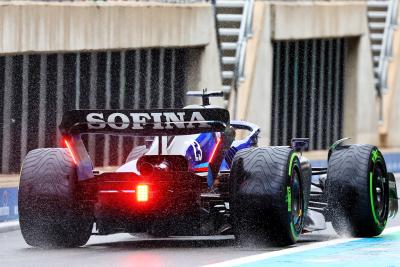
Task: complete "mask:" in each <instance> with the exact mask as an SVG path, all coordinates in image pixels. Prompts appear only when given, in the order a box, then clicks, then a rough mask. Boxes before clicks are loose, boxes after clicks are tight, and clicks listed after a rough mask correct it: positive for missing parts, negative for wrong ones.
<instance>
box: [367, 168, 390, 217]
mask: <svg viewBox="0 0 400 267" xmlns="http://www.w3.org/2000/svg"><path fill="white" fill-rule="evenodd" d="M371 192H372V194H371V197H372V203H373V207H372V208H373V215H374V219H375V220H376V221H377V222H376V223H378V224H385V222H386V215H387V212H388V196H389V195H388V186H387V178H386V177H385V176H384V172H383V170H382V168H381V167H380V165H376V166H375V168H374V172H373V177H372V184H371Z"/></svg>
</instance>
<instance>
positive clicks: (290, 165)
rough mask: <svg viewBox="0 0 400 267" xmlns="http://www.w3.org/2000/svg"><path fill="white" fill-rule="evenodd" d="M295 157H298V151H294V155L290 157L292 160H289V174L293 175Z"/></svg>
mask: <svg viewBox="0 0 400 267" xmlns="http://www.w3.org/2000/svg"><path fill="white" fill-rule="evenodd" d="M295 158H296V153H293V154H292V156H291V157H290V162H289V176H292V170H293V168H292V167H293V161H294V159H295Z"/></svg>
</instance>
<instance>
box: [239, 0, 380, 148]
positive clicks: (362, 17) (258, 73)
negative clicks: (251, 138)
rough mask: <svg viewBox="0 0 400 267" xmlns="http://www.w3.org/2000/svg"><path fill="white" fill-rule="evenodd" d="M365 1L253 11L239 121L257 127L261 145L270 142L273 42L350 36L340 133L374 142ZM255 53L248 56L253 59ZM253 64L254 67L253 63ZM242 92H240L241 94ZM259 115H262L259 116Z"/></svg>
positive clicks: (263, 4) (263, 6)
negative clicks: (247, 122) (342, 126)
mask: <svg viewBox="0 0 400 267" xmlns="http://www.w3.org/2000/svg"><path fill="white" fill-rule="evenodd" d="M365 4H366V3H365V2H359V1H355V2H354V1H347V2H336V1H335V2H323V1H321V2H296V1H294V2H267V1H258V2H256V7H255V9H254V10H255V11H254V29H255V34H254V36H253V38H252V39H251V40H250V42H249V47H248V55H249V54H250V56H247V58H246V79H249V81H247V80H246V82H244V83H243V84H242V85H241V88H240V89H239V90H240V93H239V94H242V95H240V96H239V100H238V106H239V108H238V111H239V112H238V114H239V118H240V119H246V120H250V121H253V122H255V123H257V124H259V125H260V126H261V129H262V132H263V134H262V138H261V140H260V142H261V144H263V145H267V144H269V141H270V140H269V135H270V132H271V114H270V112H271V98H272V94H271V88H272V69H273V66H272V56H273V54H272V47H271V41H273V40H295V39H309V38H318V39H320V38H328V37H329V38H341V37H354V38H352V41H350V42H349V43H350V47H349V49H348V60H347V64H346V70H345V71H346V73H345V75H346V81H347V83H346V88H345V90H346V92H345V99H346V101H345V107H344V113H345V116H344V129H343V132H344V135H346V136H347V135H348V136H351V137H352V142H354V143H356V142H357V143H358V142H361V143H373V144H377V142H378V130H377V129H378V116H377V110H376V109H375V106H376V105H375V91H374V90H375V89H374V81H373V70H372V58H371V56H370V55H371V53H370V50H369V49H370V42H369V37H368V28H367V15H366V12H367V8H366V5H365ZM252 54H255V55H257V56H256V58H255V59H254V58H252V57H251V55H252ZM252 62H253V63H252ZM242 91H243V93H242ZM261 111H262V112H261Z"/></svg>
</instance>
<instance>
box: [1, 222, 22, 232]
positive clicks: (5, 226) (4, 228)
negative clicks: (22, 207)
mask: <svg viewBox="0 0 400 267" xmlns="http://www.w3.org/2000/svg"><path fill="white" fill-rule="evenodd" d="M18 229H19V221H9V222H1V223H0V233H5V232H10V231H15V230H18Z"/></svg>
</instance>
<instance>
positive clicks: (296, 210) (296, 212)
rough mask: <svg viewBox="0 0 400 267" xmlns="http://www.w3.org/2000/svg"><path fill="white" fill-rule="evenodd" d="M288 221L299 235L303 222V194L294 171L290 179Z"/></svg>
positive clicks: (297, 175)
mask: <svg viewBox="0 0 400 267" xmlns="http://www.w3.org/2000/svg"><path fill="white" fill-rule="evenodd" d="M290 221H291V222H292V223H293V226H294V229H295V230H296V232H297V233H300V231H301V227H302V221H303V193H302V190H301V183H300V177H299V174H298V172H297V171H296V170H294V171H293V176H292V179H291V214H290Z"/></svg>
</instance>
